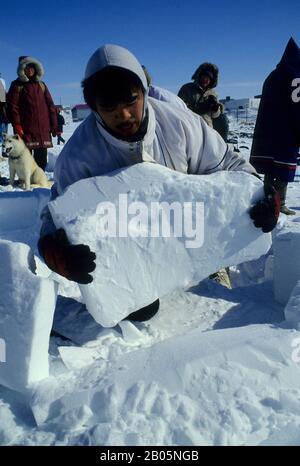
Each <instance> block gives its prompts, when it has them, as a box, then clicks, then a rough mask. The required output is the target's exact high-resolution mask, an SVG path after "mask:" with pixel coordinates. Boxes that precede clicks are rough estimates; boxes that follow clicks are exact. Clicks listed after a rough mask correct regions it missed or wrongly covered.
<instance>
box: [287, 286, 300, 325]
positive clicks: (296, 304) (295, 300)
mask: <svg viewBox="0 0 300 466" xmlns="http://www.w3.org/2000/svg"><path fill="white" fill-rule="evenodd" d="M284 315H285V320H286V321H287V322H288V323H289V324H290V325H291V326H292V327H294V328H296V329H297V330H299V329H300V280H299V281H298V283H297V285H296V286H295V288H294V289H293V291H292V294H291V296H290V299H289V301H288V303H287V305H286V307H285V309H284Z"/></svg>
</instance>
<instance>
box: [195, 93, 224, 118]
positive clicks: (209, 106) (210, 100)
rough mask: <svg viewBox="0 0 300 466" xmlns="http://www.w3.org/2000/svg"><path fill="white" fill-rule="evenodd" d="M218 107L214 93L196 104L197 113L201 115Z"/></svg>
mask: <svg viewBox="0 0 300 466" xmlns="http://www.w3.org/2000/svg"><path fill="white" fill-rule="evenodd" d="M218 109H219V103H218V100H217V98H216V97H215V96H214V95H211V94H210V95H209V96H208V97H207V98H206V99H204V100H203V101H202V102H198V104H197V113H199V114H200V115H203V114H205V113H208V112H217V110H218Z"/></svg>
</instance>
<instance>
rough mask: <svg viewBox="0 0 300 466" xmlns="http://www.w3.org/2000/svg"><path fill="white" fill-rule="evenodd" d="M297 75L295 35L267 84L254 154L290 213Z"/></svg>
mask: <svg viewBox="0 0 300 466" xmlns="http://www.w3.org/2000/svg"><path fill="white" fill-rule="evenodd" d="M295 78H300V49H299V47H298V45H297V44H296V42H295V41H294V39H293V38H291V39H290V40H289V42H288V44H287V46H286V49H285V51H284V54H283V56H282V58H281V60H280V62H279V63H278V65H277V67H276V69H275V70H273V71H272V72H271V73H270V74H269V76H268V77H267V78H266V80H265V82H264V84H263V89H262V97H261V101H260V106H259V109H258V115H257V120H256V125H255V129H254V135H253V143H252V148H251V156H250V163H251V164H252V165H253V166H254V167H255V168H256V170H257V172H258V173H262V174H264V175H265V178H264V183H265V189H266V190H267V189H268V188H269V187H270V186H271V185H272V186H273V187H274V188H275V189H276V190H277V191H278V192H279V194H280V199H281V212H283V213H284V214H286V215H294V214H295V212H294V211H293V210H290V209H288V208H287V206H286V205H285V201H286V191H287V185H288V183H289V182H291V181H293V180H294V177H295V172H296V168H297V157H298V152H299V147H300V102H296V101H295V99H293V98H292V93H293V91H294V90H295V87H293V86H294V84H293V81H294V79H295Z"/></svg>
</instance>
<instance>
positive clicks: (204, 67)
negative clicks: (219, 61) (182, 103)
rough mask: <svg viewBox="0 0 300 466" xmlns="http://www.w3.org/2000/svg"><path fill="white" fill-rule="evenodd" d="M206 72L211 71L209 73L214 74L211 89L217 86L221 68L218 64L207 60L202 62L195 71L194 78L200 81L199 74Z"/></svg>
mask: <svg viewBox="0 0 300 466" xmlns="http://www.w3.org/2000/svg"><path fill="white" fill-rule="evenodd" d="M205 73H209V75H212V76H213V79H212V82H211V84H210V86H209V89H212V88H213V87H216V86H217V84H218V77H219V68H218V67H217V65H214V64H213V63H207V62H205V63H202V64H201V65H200V66H198V68H197V69H196V71H195V73H194V74H193V76H192V79H193V80H194V81H196V82H197V83H198V79H199V76H201V75H202V74H205Z"/></svg>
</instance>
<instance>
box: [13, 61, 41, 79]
mask: <svg viewBox="0 0 300 466" xmlns="http://www.w3.org/2000/svg"><path fill="white" fill-rule="evenodd" d="M29 63H32V64H33V65H34V67H35V70H36V75H35V77H34V80H35V81H41V80H42V77H43V75H44V68H43V65H42V64H41V62H39V61H38V60H37V59H36V58H33V57H24V58H23V59H22V60H21V61H20V62H19V66H18V68H17V74H18V76H19V79H20V80H21V81H22V82H24V83H26V82H28V81H29V79H28V78H27V76H26V74H25V68H26V66H27V65H29Z"/></svg>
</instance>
